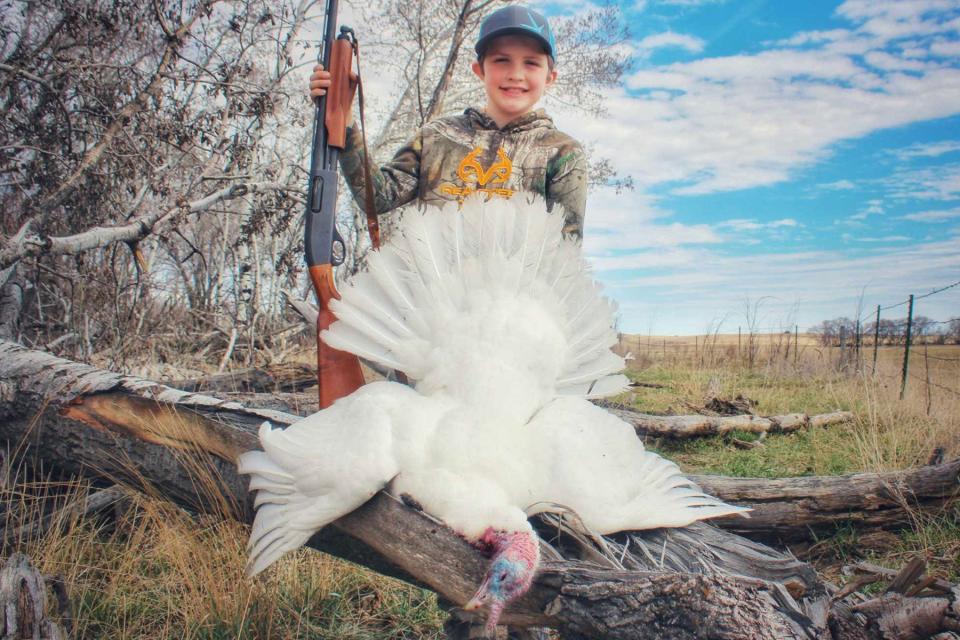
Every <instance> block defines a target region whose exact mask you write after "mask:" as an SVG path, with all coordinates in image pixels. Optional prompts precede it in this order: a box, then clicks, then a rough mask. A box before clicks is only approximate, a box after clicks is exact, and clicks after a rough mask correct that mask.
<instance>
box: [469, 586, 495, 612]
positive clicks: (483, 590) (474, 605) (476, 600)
mask: <svg viewBox="0 0 960 640" xmlns="http://www.w3.org/2000/svg"><path fill="white" fill-rule="evenodd" d="M487 582H488V580H484V581H483V584H481V585H480V588H479V589H477V592H476V593H475V594H474V595H473V597H472V598H470V602H468V603H467V604H465V605H463V610H464V611H476V610H477V609H480V608H482V607H483V606H484V605H485V604H487V601H488V600H490V592H489V591H487Z"/></svg>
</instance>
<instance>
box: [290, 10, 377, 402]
mask: <svg viewBox="0 0 960 640" xmlns="http://www.w3.org/2000/svg"><path fill="white" fill-rule="evenodd" d="M337 5H338V0H327V9H326V21H325V24H324V36H323V53H322V58H321V63H322V64H323V66H324V68H325V69H328V70H329V71H330V75H331V85H330V88H329V89H328V90H327V93H326V95H324V96H321V97H320V98H318V99H317V102H316V110H315V113H314V119H313V144H312V147H311V154H310V182H309V184H308V190H307V194H308V197H307V211H306V224H305V225H304V226H305V230H304V234H305V237H304V251H305V253H306V260H307V269H308V271H309V273H310V281H311V282H312V283H313V289H314V291H315V292H316V295H317V307H318V308H319V311H320V313H319V315H318V316H317V384H318V387H319V395H320V408H321V409H325V408H327V407H329V406H330V405H331V404H333V401H334V400H336V399H337V398H342V397H344V396H346V395H349V394H350V393H352V392H353V391H355V390H356V389H358V388H359V387H360V386H362V385H363V382H364V381H363V373H362V372H361V371H360V361H359V360H358V359H357V357H356V356H355V355H353V354H351V353H347V352H345V351H339V350H337V349H333V348H331V347H329V346H327V345H325V344H324V343H323V341H322V340H320V332H321V331H323V330H324V329H326V328H327V327H329V326H330V325H331V324H332V323H333V321H334V320H336V318H335V317H334V315H333V313H332V312H331V311H330V301H331V300H332V299H334V298H336V299H339V298H340V294H339V293H338V292H337V287H336V284H335V282H334V277H333V268H334V267H335V266H338V265H340V264H342V263H343V260H344V257H345V255H346V244H345V243H344V240H343V237H342V236H341V235H340V233H339V232H338V231H337V227H336V213H337V188H338V183H337V159H338V157H339V154H340V151H341V150H343V147H344V143H345V139H346V120H347V114H348V113H349V110H350V106H351V103H352V102H353V92H354V88H355V83H352V82H351V77H350V69H351V66H352V62H353V52H354V50H355V47H354V44H355V41H354V40H353V32H352V30H350V29H349V28H348V27H343V28H341V30H340V35H339V36H338V37H337V38H336V39H334V34H335V33H336V24H337Z"/></svg>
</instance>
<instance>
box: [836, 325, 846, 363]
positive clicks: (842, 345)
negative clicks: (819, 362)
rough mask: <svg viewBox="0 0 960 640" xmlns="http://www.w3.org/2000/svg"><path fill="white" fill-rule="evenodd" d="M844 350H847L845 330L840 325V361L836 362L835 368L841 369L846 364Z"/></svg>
mask: <svg viewBox="0 0 960 640" xmlns="http://www.w3.org/2000/svg"><path fill="white" fill-rule="evenodd" d="M846 348H847V328H846V327H845V326H844V325H842V324H841V325H840V360H839V361H838V362H837V368H838V369H843V367H844V364H846V355H847V354H846V353H845V352H846Z"/></svg>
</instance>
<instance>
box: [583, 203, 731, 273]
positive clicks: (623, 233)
mask: <svg viewBox="0 0 960 640" xmlns="http://www.w3.org/2000/svg"><path fill="white" fill-rule="evenodd" d="M669 215H670V214H669V212H665V211H661V210H659V209H657V207H656V200H655V199H654V198H652V197H650V196H645V195H643V194H636V193H624V194H621V195H617V194H616V193H615V192H614V190H612V189H600V190H598V191H596V192H593V193H591V194H590V196H589V199H588V202H587V216H586V219H585V226H586V229H585V232H584V241H583V246H584V251H585V252H586V253H587V255H589V256H591V257H594V256H596V257H610V256H611V255H613V252H617V251H624V250H639V249H649V248H658V247H660V248H663V247H666V248H670V247H679V246H682V245H704V244H716V243H719V242H722V238H721V237H720V236H719V235H718V234H717V233H716V232H715V231H714V230H713V229H712V228H711V227H710V226H709V225H706V224H695V225H686V224H681V223H678V222H667V221H666V220H665V218H667V217H668V216H669Z"/></svg>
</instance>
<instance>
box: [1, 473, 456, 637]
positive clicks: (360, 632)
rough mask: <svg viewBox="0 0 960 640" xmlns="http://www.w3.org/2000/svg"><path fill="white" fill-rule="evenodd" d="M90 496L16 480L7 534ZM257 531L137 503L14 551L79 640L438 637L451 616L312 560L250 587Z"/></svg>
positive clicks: (75, 487)
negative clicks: (52, 582)
mask: <svg viewBox="0 0 960 640" xmlns="http://www.w3.org/2000/svg"><path fill="white" fill-rule="evenodd" d="M88 490H89V486H88V485H87V484H86V483H83V482H78V481H73V482H51V481H42V482H33V481H24V480H19V481H18V480H17V479H16V478H13V479H11V482H9V483H8V484H7V485H5V487H4V488H3V489H2V490H0V508H3V510H4V514H5V516H4V529H5V530H6V531H8V532H9V531H11V530H14V529H16V528H18V527H22V526H24V525H26V524H28V523H31V522H35V521H36V520H37V519H38V518H39V516H41V515H42V514H44V513H50V512H51V511H53V512H56V511H57V510H58V509H59V508H61V507H63V506H65V505H68V504H72V503H76V502H82V501H83V500H84V496H86V495H87V492H88ZM248 535H249V529H248V528H247V527H246V526H245V525H242V524H240V523H237V522H233V521H228V520H223V519H220V518H214V517H203V516H199V517H198V516H195V515H191V514H189V513H187V512H185V511H183V510H181V509H179V508H177V507H176V506H174V505H172V504H170V503H168V502H165V501H163V500H160V499H158V498H152V497H147V496H144V495H142V494H137V493H131V494H130V495H129V497H128V499H127V501H126V502H125V503H124V508H123V510H122V513H119V514H112V517H110V518H102V517H101V518H89V517H86V518H82V517H79V516H77V515H68V516H63V517H60V518H57V519H56V520H55V522H53V526H51V527H50V528H49V529H48V530H47V531H45V532H40V533H29V532H27V533H24V534H23V535H20V536H18V537H17V538H15V539H13V540H8V541H7V544H8V549H7V550H6V551H7V552H8V553H9V552H10V551H11V550H13V549H14V548H15V549H16V550H18V551H20V552H23V553H26V554H27V555H28V556H29V557H30V558H31V560H32V562H33V563H34V565H35V566H36V567H37V568H38V569H39V570H40V571H41V572H42V573H44V574H48V575H60V576H62V578H63V581H64V583H65V584H66V586H67V591H68V593H69V594H70V596H71V601H72V607H73V618H74V633H75V637H77V638H89V639H91V640H92V639H97V640H100V639H118V640H119V639H131V640H132V639H141V638H151V639H153V638H156V639H168V638H169V639H171V640H173V639H181V638H186V639H197V640H226V639H228V638H271V639H272V638H279V639H284V638H311V639H330V640H334V639H343V640H354V639H355V640H375V639H377V640H379V639H381V638H396V639H400V638H436V637H439V636H440V629H441V626H442V621H443V618H444V614H443V613H442V612H441V611H440V610H439V609H438V607H437V605H436V599H435V597H434V596H433V595H432V594H430V593H429V592H425V591H423V590H421V589H418V588H414V587H411V586H409V585H405V584H403V583H400V582H398V581H396V580H392V579H389V578H385V577H383V576H379V575H377V574H375V573H372V572H370V571H367V570H365V569H363V568H361V567H357V566H354V565H351V564H349V563H346V562H344V561H341V560H338V559H336V558H333V557H330V556H327V555H325V554H321V553H316V552H312V551H308V550H301V551H300V552H298V553H294V554H290V555H289V556H288V557H286V558H284V559H283V560H282V561H281V562H279V563H278V564H277V567H276V569H274V570H271V571H269V572H267V573H266V574H265V575H264V577H260V578H257V579H252V580H251V579H248V578H246V577H245V576H244V564H245V561H246V550H245V545H246V541H247V537H248Z"/></svg>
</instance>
